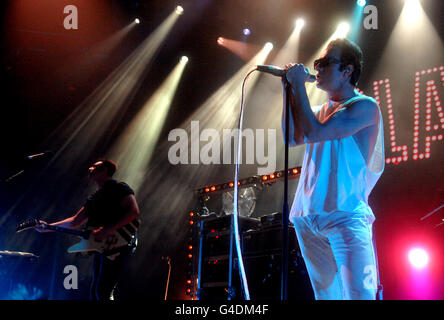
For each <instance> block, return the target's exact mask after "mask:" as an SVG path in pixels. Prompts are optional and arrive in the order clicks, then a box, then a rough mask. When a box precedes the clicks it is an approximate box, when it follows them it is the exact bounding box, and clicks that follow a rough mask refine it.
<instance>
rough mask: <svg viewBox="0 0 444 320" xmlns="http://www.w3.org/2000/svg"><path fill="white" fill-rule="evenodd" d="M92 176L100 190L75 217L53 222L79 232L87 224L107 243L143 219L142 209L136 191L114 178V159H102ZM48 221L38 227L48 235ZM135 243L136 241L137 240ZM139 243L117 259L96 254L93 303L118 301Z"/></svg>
mask: <svg viewBox="0 0 444 320" xmlns="http://www.w3.org/2000/svg"><path fill="white" fill-rule="evenodd" d="M88 170H89V174H88V177H89V179H90V180H92V181H94V182H95V183H96V184H97V186H98V187H99V188H98V190H97V191H96V192H95V193H94V194H92V195H91V196H90V197H89V198H88V199H87V200H86V202H85V204H84V205H83V206H82V207H81V208H80V210H79V211H78V212H77V213H76V214H75V215H74V216H72V217H69V218H67V219H65V220H61V221H58V222H54V223H51V225H53V226H58V227H65V228H70V229H77V228H79V227H80V226H81V225H83V224H85V223H86V224H87V226H89V227H93V228H95V229H94V230H93V231H92V236H94V237H95V238H96V239H97V240H104V239H106V237H107V236H108V235H110V234H111V233H112V232H113V231H115V230H117V229H119V228H120V227H122V226H124V225H126V224H128V223H129V222H131V221H133V220H134V219H136V218H138V216H139V214H140V213H139V207H138V205H137V201H136V198H135V197H134V191H133V190H132V189H131V188H130V187H129V186H128V185H127V184H126V183H124V182H117V181H116V180H114V179H112V176H113V175H114V173H115V172H116V171H117V164H116V163H115V162H113V161H111V160H107V159H101V160H99V161H97V162H96V163H94V164H93V165H92V166H91V167H90V168H89V169H88ZM46 224H47V223H46V222H45V221H40V224H39V225H37V226H36V227H35V228H36V230H37V231H39V232H48V231H51V230H47V229H45V225H46ZM134 240H135V239H134ZM135 246H136V241H132V242H131V243H130V245H127V246H124V247H122V248H121V249H118V250H113V252H112V254H113V255H115V254H116V252H117V254H118V256H117V258H115V259H113V260H110V259H107V258H106V256H107V253H106V252H105V253H102V254H99V253H96V254H95V255H94V264H93V277H92V283H91V290H90V299H91V300H109V299H112V300H113V299H114V293H115V289H116V288H117V283H118V280H119V276H120V271H121V270H122V269H123V267H124V265H125V263H126V261H127V260H128V257H129V255H130V254H131V253H133V252H134V251H135Z"/></svg>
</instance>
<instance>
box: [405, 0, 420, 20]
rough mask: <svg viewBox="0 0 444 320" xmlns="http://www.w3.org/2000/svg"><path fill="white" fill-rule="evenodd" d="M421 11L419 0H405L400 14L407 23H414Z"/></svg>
mask: <svg viewBox="0 0 444 320" xmlns="http://www.w3.org/2000/svg"><path fill="white" fill-rule="evenodd" d="M421 13H422V8H421V4H420V3H419V0H407V1H406V2H405V5H404V9H403V12H402V15H403V16H404V18H405V20H406V22H407V23H412V24H415V23H417V22H418V21H419V19H420V17H421Z"/></svg>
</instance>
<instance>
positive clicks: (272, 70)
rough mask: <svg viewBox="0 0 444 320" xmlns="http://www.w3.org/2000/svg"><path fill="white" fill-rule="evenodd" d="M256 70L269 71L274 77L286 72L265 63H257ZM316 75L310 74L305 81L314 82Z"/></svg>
mask: <svg viewBox="0 0 444 320" xmlns="http://www.w3.org/2000/svg"><path fill="white" fill-rule="evenodd" d="M257 71H260V72H265V73H269V74H271V75H273V76H276V77H283V76H285V74H286V73H287V71H285V69H282V68H279V67H275V66H267V65H258V66H257ZM315 81H316V76H315V75H314V74H310V76H309V78H308V79H307V82H315Z"/></svg>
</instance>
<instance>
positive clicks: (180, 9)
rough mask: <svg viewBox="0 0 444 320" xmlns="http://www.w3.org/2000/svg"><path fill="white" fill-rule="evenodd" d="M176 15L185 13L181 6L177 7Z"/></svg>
mask: <svg viewBox="0 0 444 320" xmlns="http://www.w3.org/2000/svg"><path fill="white" fill-rule="evenodd" d="M176 13H177V14H179V15H181V14H182V13H183V8H182V7H181V6H177V7H176Z"/></svg>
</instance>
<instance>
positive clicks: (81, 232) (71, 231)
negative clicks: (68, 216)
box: [46, 225, 86, 237]
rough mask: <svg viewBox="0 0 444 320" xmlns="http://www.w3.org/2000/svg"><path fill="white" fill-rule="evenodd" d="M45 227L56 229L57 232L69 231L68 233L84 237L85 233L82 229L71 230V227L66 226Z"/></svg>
mask: <svg viewBox="0 0 444 320" xmlns="http://www.w3.org/2000/svg"><path fill="white" fill-rule="evenodd" d="M46 229H49V230H53V231H57V232H63V233H69V234H72V235H75V236H80V237H86V233H85V232H84V231H81V230H73V229H68V228H64V227H57V226H51V225H47V226H46Z"/></svg>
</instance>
